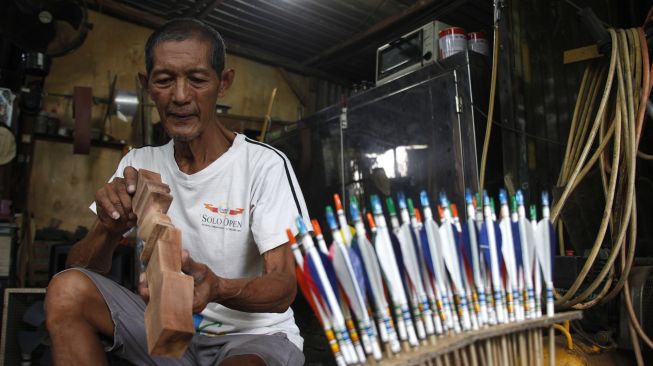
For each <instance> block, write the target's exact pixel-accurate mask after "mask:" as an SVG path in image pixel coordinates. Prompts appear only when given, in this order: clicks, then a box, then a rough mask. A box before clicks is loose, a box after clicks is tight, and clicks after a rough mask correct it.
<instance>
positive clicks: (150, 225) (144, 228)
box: [136, 212, 174, 242]
mask: <svg viewBox="0 0 653 366" xmlns="http://www.w3.org/2000/svg"><path fill="white" fill-rule="evenodd" d="M157 225H166V226H174V225H173V224H172V221H171V220H170V217H168V215H166V214H164V213H161V212H155V213H153V214H152V215H149V216H147V217H145V218H144V219H143V223H142V224H141V226H139V227H138V232H137V233H136V235H138V238H139V239H141V240H143V241H144V242H147V240H148V238H149V237H150V235H151V234H152V230H154V228H155V227H156V226H157Z"/></svg>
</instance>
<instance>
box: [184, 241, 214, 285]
mask: <svg viewBox="0 0 653 366" xmlns="http://www.w3.org/2000/svg"><path fill="white" fill-rule="evenodd" d="M181 271H182V272H184V273H185V274H187V275H189V276H192V277H193V278H194V279H195V283H201V282H202V281H204V277H206V274H207V272H208V267H207V266H206V265H204V264H202V263H198V262H195V261H194V260H193V258H191V257H190V255H189V254H188V251H187V250H186V249H182V250H181Z"/></svg>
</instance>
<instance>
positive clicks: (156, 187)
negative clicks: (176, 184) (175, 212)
mask: <svg viewBox="0 0 653 366" xmlns="http://www.w3.org/2000/svg"><path fill="white" fill-rule="evenodd" d="M143 187H144V188H143V190H142V195H141V196H140V197H137V199H135V200H133V201H132V210H133V211H134V213H135V214H136V217H137V219H138V225H141V224H142V222H143V219H144V218H145V216H147V215H148V214H149V213H151V212H161V213H166V212H168V208H169V207H170V204H171V203H172V196H171V195H170V193H168V192H169V190H170V189H169V188H168V186H166V185H163V184H160V183H146V184H144V186H143Z"/></svg>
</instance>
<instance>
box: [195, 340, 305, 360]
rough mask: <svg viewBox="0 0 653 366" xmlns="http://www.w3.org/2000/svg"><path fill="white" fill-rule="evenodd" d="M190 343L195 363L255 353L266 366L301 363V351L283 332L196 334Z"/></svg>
mask: <svg viewBox="0 0 653 366" xmlns="http://www.w3.org/2000/svg"><path fill="white" fill-rule="evenodd" d="M193 347H195V349H194V352H193V353H194V354H195V357H196V358H197V361H198V363H197V364H198V365H219V364H220V363H221V362H222V361H224V360H226V359H228V358H229V357H233V356H239V355H257V356H259V357H260V358H261V359H263V360H264V361H265V363H266V364H267V365H268V366H286V365H289V366H299V365H303V364H304V354H303V353H302V352H301V351H300V350H299V348H297V346H295V345H294V344H293V343H292V342H290V341H289V340H288V338H287V337H286V335H285V334H283V333H275V334H272V335H264V334H234V335H223V336H216V337H210V336H204V335H199V336H196V338H195V339H193Z"/></svg>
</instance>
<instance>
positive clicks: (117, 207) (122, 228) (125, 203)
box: [95, 166, 138, 234]
mask: <svg viewBox="0 0 653 366" xmlns="http://www.w3.org/2000/svg"><path fill="white" fill-rule="evenodd" d="M123 177H124V178H117V177H116V178H114V179H113V181H111V182H110V183H107V184H105V185H104V186H103V187H102V188H100V189H98V190H97V192H95V204H96V205H97V216H98V219H99V220H100V222H101V223H102V225H104V227H105V228H106V229H107V230H108V231H110V232H112V233H120V234H123V233H125V232H126V231H127V230H129V229H131V228H132V227H134V226H135V225H136V214H134V212H133V211H132V197H133V196H134V193H136V184H137V183H138V171H137V170H136V169H135V168H133V167H131V166H128V167H126V168H125V170H124V171H123Z"/></svg>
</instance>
